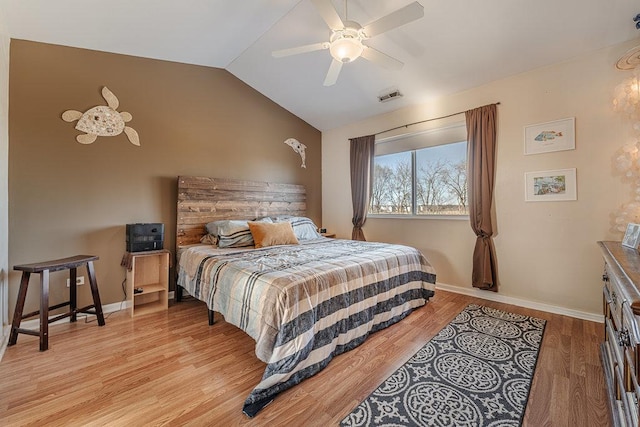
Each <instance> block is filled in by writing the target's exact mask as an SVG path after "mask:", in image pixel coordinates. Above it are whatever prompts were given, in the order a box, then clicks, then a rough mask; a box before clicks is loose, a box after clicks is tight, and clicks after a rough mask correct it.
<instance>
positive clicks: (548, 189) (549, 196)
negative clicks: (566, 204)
mask: <svg viewBox="0 0 640 427" xmlns="http://www.w3.org/2000/svg"><path fill="white" fill-rule="evenodd" d="M524 182H525V197H524V199H525V200H526V201H527V202H557V201H564V200H577V199H578V193H577V190H576V169H575V168H573V169H556V170H548V171H540V172H527V173H525V174H524Z"/></svg>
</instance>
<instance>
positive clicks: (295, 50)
mask: <svg viewBox="0 0 640 427" xmlns="http://www.w3.org/2000/svg"><path fill="white" fill-rule="evenodd" d="M322 49H329V43H328V42H322V43H314V44H307V45H304V46H298V47H292V48H289V49H281V50H274V51H273V52H271V56H273V57H274V58H282V57H284V56H290V55H297V54H299V53H307V52H314V51H316V50H322Z"/></svg>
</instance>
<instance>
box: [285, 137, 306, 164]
mask: <svg viewBox="0 0 640 427" xmlns="http://www.w3.org/2000/svg"><path fill="white" fill-rule="evenodd" d="M284 143H285V144H287V145H288V146H289V147H291V148H293V151H295V152H296V153H298V154H300V158H301V159H302V164H301V165H300V167H301V168H305V169H306V168H307V163H306V159H305V151H304V150H305V149H306V148H307V146H306V145H304V144H303V143H301V142H300V141H298V140H297V139H295V138H289V139H287V140H285V141H284Z"/></svg>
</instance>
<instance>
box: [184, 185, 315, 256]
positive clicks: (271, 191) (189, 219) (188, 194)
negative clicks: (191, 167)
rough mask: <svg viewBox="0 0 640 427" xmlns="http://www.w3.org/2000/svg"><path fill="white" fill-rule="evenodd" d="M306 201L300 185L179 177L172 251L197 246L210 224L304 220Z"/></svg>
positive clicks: (303, 189)
mask: <svg viewBox="0 0 640 427" xmlns="http://www.w3.org/2000/svg"><path fill="white" fill-rule="evenodd" d="M306 200H307V192H306V189H305V187H304V186H303V185H297V184H277V183H271V182H258V181H239V180H234V179H220V178H206V177H199V176H179V177H178V215H177V224H176V247H180V246H183V245H189V244H193V243H199V242H200V238H201V237H202V236H204V235H205V234H206V233H207V232H206V228H205V225H206V224H207V223H209V222H211V221H216V220H220V219H254V218H258V217H262V216H276V215H293V216H305V215H306V210H307V202H306Z"/></svg>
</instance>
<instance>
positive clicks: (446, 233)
mask: <svg viewBox="0 0 640 427" xmlns="http://www.w3.org/2000/svg"><path fill="white" fill-rule="evenodd" d="M635 44H637V41H636V42H635V43H626V44H623V45H620V46H615V47H613V48H609V49H604V50H600V51H597V52H594V53H592V54H589V55H586V56H584V57H580V58H576V59H573V60H569V61H567V62H564V63H561V64H557V65H554V66H550V67H546V68H541V69H537V70H534V71H531V72H528V73H524V74H521V75H517V76H514V77H511V78H508V79H504V80H500V81H496V82H493V83H491V84H488V85H485V86H482V87H479V88H475V89H472V90H469V91H466V92H463V93H459V94H456V95H453V96H449V97H446V98H442V99H439V100H436V101H434V102H431V103H428V104H425V105H420V106H415V107H412V108H406V109H403V110H399V111H396V112H394V113H391V114H386V115H381V116H378V117H374V118H371V119H369V120H365V121H362V122H359V123H355V124H352V125H349V126H345V127H342V128H338V129H335V130H332V131H328V132H324V133H323V135H322V157H323V162H322V164H323V196H324V199H323V220H324V226H326V227H327V228H328V229H330V230H331V231H334V232H337V233H338V236H339V237H348V236H350V235H351V216H352V211H351V199H350V197H351V195H350V189H349V186H348V183H349V143H348V141H347V139H348V138H351V137H356V136H360V135H366V134H371V133H375V132H378V131H381V130H384V129H388V128H391V127H394V126H400V125H403V124H405V123H410V122H414V121H418V120H423V119H427V118H431V117H438V116H442V115H446V114H450V113H452V112H456V111H464V110H467V109H470V108H475V107H478V106H481V105H485V104H489V103H493V102H501V105H500V106H498V151H497V174H496V184H495V215H496V218H497V227H496V228H497V233H496V236H495V246H496V251H497V259H498V274H499V282H500V288H499V291H500V294H501V295H504V296H508V297H512V298H518V299H522V300H526V301H531V302H534V303H538V304H540V303H541V304H548V305H552V306H559V307H563V308H566V309H570V310H577V311H580V312H583V313H587V314H597V313H601V282H600V276H601V273H602V266H603V262H602V259H601V257H600V254H599V250H598V248H597V245H596V241H598V240H607V239H611V240H613V239H615V240H620V239H621V237H622V236H621V234H620V233H618V232H613V231H612V213H613V212H614V211H615V210H616V209H617V207H618V206H619V205H621V204H623V203H626V202H628V201H630V200H631V199H632V194H631V188H630V187H629V185H628V184H624V183H623V182H622V180H621V178H620V177H619V176H617V175H616V174H615V173H614V170H613V166H612V161H613V157H614V153H615V152H616V150H618V149H619V148H620V147H622V145H624V144H625V143H626V142H627V141H628V139H629V137H630V135H631V131H630V129H631V127H630V124H628V122H625V121H624V119H623V118H622V117H620V116H618V115H617V114H616V113H614V112H613V111H612V109H611V100H612V94H613V89H614V87H615V86H616V85H617V84H618V83H619V82H621V81H622V80H623V79H625V78H626V77H628V75H627V74H626V73H623V72H620V71H616V70H615V68H614V66H613V65H614V63H615V61H616V60H617V58H618V57H619V56H620V55H622V53H624V52H625V51H626V50H627V49H629V48H630V47H632V46H634V45H635ZM566 117H575V118H576V141H577V142H576V150H573V151H563V152H556V153H545V154H539V155H532V156H524V155H523V126H525V125H528V124H535V123H541V122H546V121H551V120H556V119H561V118H566ZM458 119H459V120H464V116H459V117H458ZM419 129H420V128H419V127H415V128H410V130H414V131H415V130H419ZM563 168H577V180H578V184H577V185H578V200H577V201H571V202H551V203H535V202H525V201H524V173H525V172H528V171H539V170H547V169H563ZM364 232H365V235H366V236H367V238H368V239H369V240H379V241H387V242H399V243H404V244H409V245H413V246H416V247H418V248H419V249H420V250H422V251H423V252H424V253H425V255H426V256H427V258H428V259H429V260H430V261H431V262H432V263H433V264H434V266H435V268H436V271H437V274H438V281H439V282H440V283H444V284H448V285H453V286H457V287H461V288H470V287H471V285H470V281H471V280H470V277H471V256H472V251H473V247H474V242H475V236H474V235H473V233H472V231H471V229H470V227H469V222H468V220H466V221H460V220H457V221H456V220H411V219H404V220H392V219H369V220H367V223H366V225H365V228H364Z"/></svg>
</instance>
